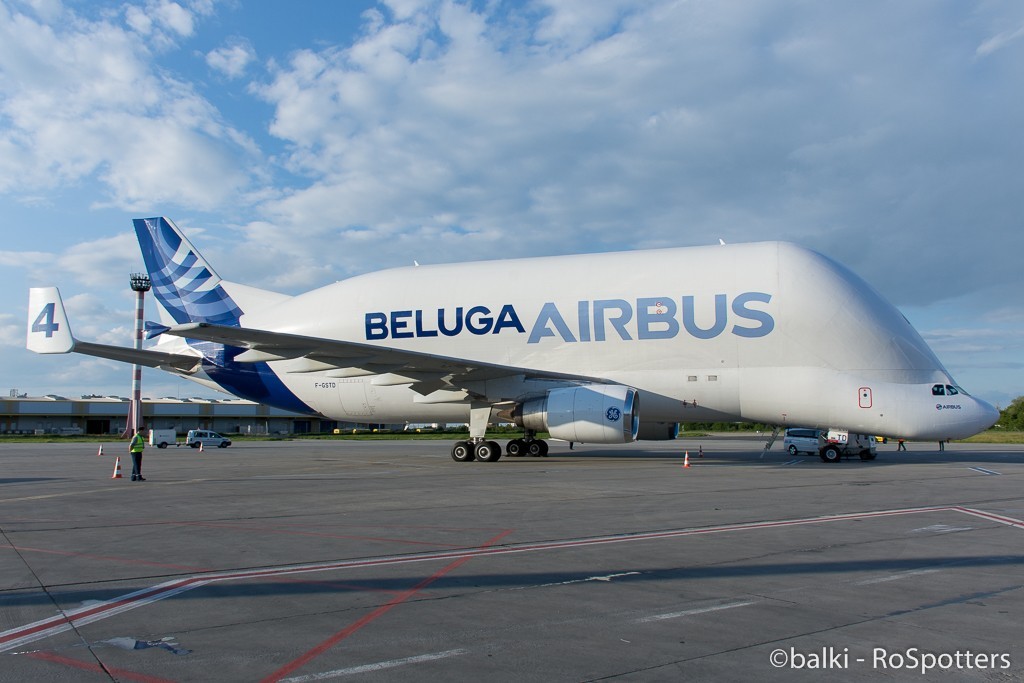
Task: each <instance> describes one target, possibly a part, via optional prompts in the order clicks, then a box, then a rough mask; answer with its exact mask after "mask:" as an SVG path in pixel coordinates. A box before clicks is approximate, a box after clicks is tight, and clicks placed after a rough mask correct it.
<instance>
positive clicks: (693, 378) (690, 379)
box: [686, 375, 697, 382]
mask: <svg viewBox="0 0 1024 683" xmlns="http://www.w3.org/2000/svg"><path fill="white" fill-rule="evenodd" d="M686 381H687V382H696V381H697V375H688V376H687V377H686Z"/></svg>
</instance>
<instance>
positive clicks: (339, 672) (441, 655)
mask: <svg viewBox="0 0 1024 683" xmlns="http://www.w3.org/2000/svg"><path fill="white" fill-rule="evenodd" d="M467 652H469V650H461V649H460V650H445V651H444V652H435V653H433V654H429V655H417V656H415V657H405V658H403V659H391V660H388V661H386V662H376V663H375V664H363V665H362V666H351V667H349V668H347V669H335V670H334V671H324V672H323V673H318V674H308V675H306V676H295V677H294V678H282V679H281V683H307V681H325V680H327V679H329V678H341V677H342V676H352V675H355V674H364V673H369V672H370V671H381V670H383V669H393V668H395V667H396V666H405V665H406V664H420V663H422V662H432V661H435V660H438V659H447V658H448V657H456V656H458V655H464V654H466V653H467Z"/></svg>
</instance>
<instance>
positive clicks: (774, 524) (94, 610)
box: [0, 505, 1024, 652]
mask: <svg viewBox="0 0 1024 683" xmlns="http://www.w3.org/2000/svg"><path fill="white" fill-rule="evenodd" d="M935 512H962V513H964V514H968V515H973V516H975V517H980V518H982V519H987V520H990V521H994V522H999V523H1000V524H1006V525H1008V526H1012V527H1015V528H1018V529H1024V521H1021V520H1019V519H1014V518H1012V517H1004V516H1002V515H996V514H993V513H990V512H984V511H982V510H975V509H973V508H966V507H961V506H958V505H936V506H930V507H919V508H898V509H892V510H872V511H869V512H849V513H845V514H837V515H823V516H820V517H802V518H796V519H779V520H774V521H764V522H741V523H738V524H723V525H721V526H711V527H691V528H684V529H666V530H662V531H643V532H634V533H624V534H613V535H608V536H590V537H584V538H574V539H563V540H558V541H540V542H532V543H514V544H508V545H500V546H492V547H485V548H464V549H459V550H437V551H431V552H425V553H413V554H408V555H384V556H378V557H371V558H362V559H356V560H338V561H335V562H314V563H303V564H293V565H284V566H278V567H265V568H259V569H240V570H227V571H219V572H208V573H203V574H196V575H194V576H191V577H186V578H181V579H176V580H173V581H168V582H165V583H161V584H157V585H155V586H152V587H150V588H144V589H142V590H138V591H135V592H133V593H128V594H126V595H122V596H119V597H116V598H113V599H111V600H106V601H103V602H101V603H99V604H96V603H95V602H92V601H90V605H89V607H79V608H77V609H74V610H68V611H65V612H63V613H61V614H59V615H56V616H53V617H50V618H48V619H43V620H41V621H37V622H33V623H31V624H26V625H23V626H18V627H15V628H11V629H8V630H6V631H2V632H0V652H6V651H8V650H12V649H15V648H17V647H20V646H24V645H26V644H28V643H31V642H34V641H37V640H41V639H43V638H46V637H48V636H51V635H54V634H56V633H60V632H62V631H67V630H68V629H70V628H72V627H73V626H77V625H80V624H88V623H92V622H95V621H100V620H101V619H106V618H107V617H111V616H114V615H115V614H121V613H123V612H126V611H128V610H132V609H136V608H139V607H143V606H145V605H149V604H152V603H154V602H156V601H158V600H163V599H165V598H169V597H172V596H174V595H178V594H180V593H183V592H185V591H189V590H192V589H194V588H198V587H200V586H205V585H206V584H209V583H213V582H218V581H245V580H247V579H257V578H266V577H271V576H288V575H293V574H305V573H310V572H330V571H342V570H346V569H365V568H369V567H381V566H393V565H403V564H410V563H416V562H437V561H441V560H449V561H450V560H454V559H460V558H473V557H492V556H499V555H509V554H514V553H530V552H545V551H551V550H570V549H573V548H584V547H589V546H596V545H605V544H617V543H635V542H638V541H644V542H650V541H661V540H668V539H678V538H685V537H687V536H705V535H709V534H731V533H735V532H737V531H764V530H767V529H780V528H785V527H791V526H802V525H814V524H826V523H832V522H844V521H853V520H866V519H878V518H884V517H893V516H903V515H916V514H921V513H935ZM737 606H738V605H737Z"/></svg>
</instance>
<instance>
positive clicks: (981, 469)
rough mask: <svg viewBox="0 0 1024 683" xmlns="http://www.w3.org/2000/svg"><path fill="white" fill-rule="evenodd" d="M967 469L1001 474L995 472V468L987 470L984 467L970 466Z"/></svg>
mask: <svg viewBox="0 0 1024 683" xmlns="http://www.w3.org/2000/svg"><path fill="white" fill-rule="evenodd" d="M969 469H972V470H974V471H975V472H981V473H982V474H996V475H998V474H1002V472H996V471H995V470H987V469H985V468H984V467H971V468H969Z"/></svg>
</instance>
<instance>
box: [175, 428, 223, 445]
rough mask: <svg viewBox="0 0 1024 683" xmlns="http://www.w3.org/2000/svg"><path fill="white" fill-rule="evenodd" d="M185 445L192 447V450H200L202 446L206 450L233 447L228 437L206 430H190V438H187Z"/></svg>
mask: <svg viewBox="0 0 1024 683" xmlns="http://www.w3.org/2000/svg"><path fill="white" fill-rule="evenodd" d="M185 445H186V446H191V447H192V448H199V446H200V445H202V446H203V447H204V448H205V447H206V446H216V447H217V448H227V447H228V446H230V445H231V439H229V438H227V437H226V436H221V435H220V434H218V433H217V432H211V431H207V430H205V429H190V430H188V436H186V437H185Z"/></svg>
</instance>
